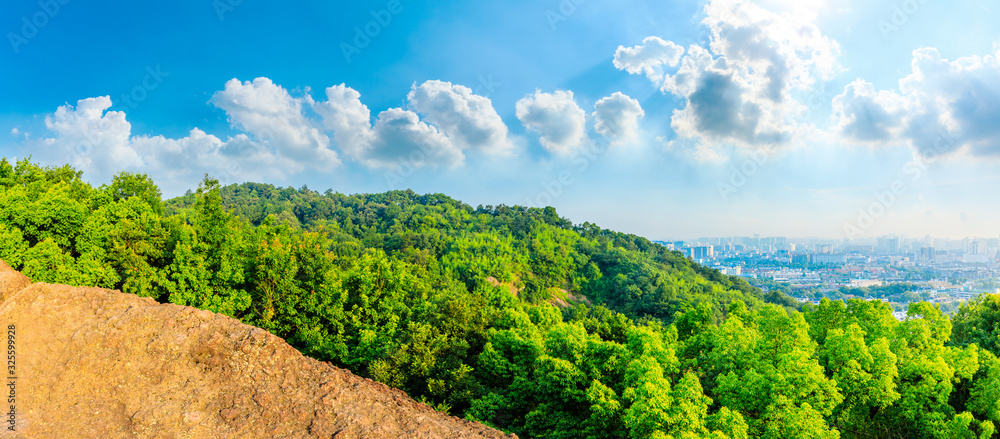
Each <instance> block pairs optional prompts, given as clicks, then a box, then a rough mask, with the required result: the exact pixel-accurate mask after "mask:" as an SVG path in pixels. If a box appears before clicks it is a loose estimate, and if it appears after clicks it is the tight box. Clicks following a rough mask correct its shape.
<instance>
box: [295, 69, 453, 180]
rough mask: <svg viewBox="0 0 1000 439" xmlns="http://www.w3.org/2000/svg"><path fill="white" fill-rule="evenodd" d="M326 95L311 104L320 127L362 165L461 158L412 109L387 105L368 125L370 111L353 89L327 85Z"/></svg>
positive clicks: (428, 162)
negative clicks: (321, 124) (325, 98)
mask: <svg viewBox="0 0 1000 439" xmlns="http://www.w3.org/2000/svg"><path fill="white" fill-rule="evenodd" d="M326 97H327V100H326V101H324V102H318V103H316V105H315V108H316V112H317V113H319V114H320V115H321V116H322V117H323V121H324V126H325V127H326V128H327V129H329V130H332V131H333V132H334V140H335V141H336V142H337V145H338V146H340V148H341V149H342V150H344V151H345V152H347V153H348V154H349V155H350V156H351V157H352V158H353V159H354V160H357V161H359V162H361V163H363V164H365V165H366V166H369V167H374V168H392V167H397V166H402V165H404V164H408V165H410V166H413V167H423V166H437V165H443V166H458V165H461V164H462V163H463V161H464V159H465V155H464V154H463V153H462V149H461V147H460V146H459V145H457V144H456V143H455V142H452V140H451V139H449V138H448V136H446V135H445V134H444V133H442V132H441V131H440V130H438V128H437V127H435V126H433V125H429V124H427V123H425V122H423V121H421V120H420V117H419V116H418V115H417V113H415V112H413V111H409V110H404V109H402V108H390V109H388V110H385V111H383V112H381V113H379V115H378V119H377V120H376V122H375V124H374V126H372V123H371V121H370V120H369V119H370V114H371V112H370V111H369V110H368V107H367V106H365V104H363V103H361V94H360V93H358V92H357V91H356V90H354V89H352V88H350V87H347V86H346V85H345V84H341V85H337V86H333V87H329V88H327V89H326Z"/></svg>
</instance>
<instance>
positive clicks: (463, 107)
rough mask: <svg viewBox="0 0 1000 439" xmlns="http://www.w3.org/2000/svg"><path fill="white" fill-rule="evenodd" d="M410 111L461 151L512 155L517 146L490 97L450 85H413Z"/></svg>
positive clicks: (447, 83) (410, 96)
mask: <svg viewBox="0 0 1000 439" xmlns="http://www.w3.org/2000/svg"><path fill="white" fill-rule="evenodd" d="M407 99H408V100H409V104H408V108H409V109H411V110H413V111H416V112H417V113H419V114H421V115H423V117H424V119H425V120H426V121H427V122H430V123H432V124H434V125H436V126H437V127H438V128H439V129H440V130H441V132H443V133H444V134H445V135H447V136H448V138H449V139H451V141H452V142H454V143H455V146H456V147H458V148H459V149H476V150H480V151H483V152H486V153H488V154H493V155H510V154H511V153H512V152H513V149H514V145H513V144H512V143H511V141H510V140H509V139H508V138H507V125H505V124H504V123H503V120H502V119H500V115H499V114H497V112H496V109H494V108H493V104H492V103H491V102H490V100H489V98H486V97H483V96H479V95H476V94H473V93H472V89H470V88H468V87H465V86H461V85H453V84H451V83H450V82H443V81H426V82H424V83H423V84H420V86H419V87H418V86H417V85H416V84H414V85H413V89H412V90H410V93H409V95H407Z"/></svg>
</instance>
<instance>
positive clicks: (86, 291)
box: [0, 261, 516, 439]
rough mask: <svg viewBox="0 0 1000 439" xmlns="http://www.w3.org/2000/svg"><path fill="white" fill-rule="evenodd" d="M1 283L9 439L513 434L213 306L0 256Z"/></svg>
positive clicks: (0, 431)
mask: <svg viewBox="0 0 1000 439" xmlns="http://www.w3.org/2000/svg"><path fill="white" fill-rule="evenodd" d="M0 294H2V295H3V297H4V298H5V300H4V302H3V303H2V304H0V324H2V325H4V327H7V326H8V325H13V326H14V327H15V331H14V332H15V346H16V367H17V368H16V381H15V382H16V386H15V392H16V403H15V405H16V413H17V414H16V432H11V431H9V430H8V429H7V427H8V426H9V424H8V423H7V422H6V421H7V420H8V417H7V416H6V415H4V419H3V420H4V423H3V425H2V426H0V438H9V437H18V438H69V437H74V438H76V437H83V438H86V437H100V438H118V437H130V438H131V437H152V438H234V439H236V438H239V439H243V438H270V437H283V438H332V437H336V438H503V437H508V438H515V437H516V436H514V435H505V434H503V433H501V432H499V431H496V430H492V429H490V428H487V427H485V426H483V425H481V424H478V423H474V422H470V421H465V420H461V419H458V418H455V417H452V416H448V415H446V414H443V413H440V412H437V411H434V410H432V409H431V408H429V407H427V406H426V405H423V404H419V403H416V402H415V401H413V400H412V399H410V398H409V397H408V396H406V394H404V393H403V392H401V391H399V390H396V389H391V388H389V387H386V386H384V385H382V384H379V383H375V382H372V381H370V380H366V379H363V378H360V377H357V376H355V375H353V374H351V373H350V372H348V371H346V370H343V369H338V368H336V367H333V366H331V365H329V364H327V363H323V362H320V361H316V360H313V359H310V358H306V357H304V356H303V355H302V354H300V353H299V352H298V351H297V350H295V348H293V347H291V346H289V345H288V344H287V343H285V342H284V341H283V340H281V339H280V338H278V337H276V336H274V335H271V334H269V333H267V332H266V331H264V330H262V329H258V328H254V327H252V326H248V325H245V324H242V323H240V322H239V321H237V320H234V319H232V318H229V317H225V316H221V315H217V314H213V313H211V312H207V311H200V310H196V309H194V308H189V307H183V306H177V305H170V304H159V303H156V302H155V301H154V300H152V299H148V298H140V297H138V296H134V295H129V294H123V293H120V292H117V291H111V290H105V289H99V288H76V287H69V286H65V285H52V284H45V283H35V284H31V283H30V282H29V281H28V280H27V278H24V277H23V276H21V275H20V273H16V272H14V271H12V270H11V269H10V267H9V266H7V265H6V264H4V263H2V261H0ZM10 381H11V380H10V379H9V377H8V376H7V374H6V373H5V383H4V384H5V387H6V384H7V383H9V382H10ZM8 390H9V389H3V390H2V392H3V393H5V394H7V393H8ZM2 406H3V407H6V408H4V410H3V411H4V412H7V411H8V410H9V407H8V405H2Z"/></svg>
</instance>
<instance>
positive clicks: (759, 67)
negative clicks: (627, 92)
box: [615, 0, 840, 149]
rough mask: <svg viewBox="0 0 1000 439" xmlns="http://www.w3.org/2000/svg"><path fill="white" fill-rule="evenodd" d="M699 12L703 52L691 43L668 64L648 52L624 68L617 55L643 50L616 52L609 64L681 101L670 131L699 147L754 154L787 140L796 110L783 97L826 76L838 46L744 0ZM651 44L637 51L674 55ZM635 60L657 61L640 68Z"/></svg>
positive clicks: (718, 1) (726, 0) (796, 20)
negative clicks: (706, 35) (667, 69)
mask: <svg viewBox="0 0 1000 439" xmlns="http://www.w3.org/2000/svg"><path fill="white" fill-rule="evenodd" d="M705 13H706V15H707V16H706V17H705V19H704V20H703V21H702V24H703V25H705V26H707V27H708V28H709V30H710V31H711V37H710V42H709V44H708V47H701V46H698V45H692V46H691V47H690V48H688V50H687V52H686V53H685V54H684V55H683V56H681V57H680V59H679V60H678V61H676V62H671V61H674V58H670V57H669V56H663V57H660V58H657V57H656V56H653V55H650V56H648V57H646V58H642V57H638V56H636V59H638V61H636V60H632V62H629V63H626V62H625V61H622V56H624V55H625V54H626V53H628V54H630V55H632V54H636V53H643V52H640V50H638V49H637V48H633V49H624V48H619V51H618V53H616V61H615V66H616V67H618V68H619V69H621V70H625V71H627V72H629V73H633V74H637V73H640V72H641V73H644V74H645V75H646V76H647V77H648V78H649V79H650V80H651V81H652V82H653V84H654V85H655V86H656V87H657V88H658V89H659V90H660V91H662V92H664V93H670V94H673V95H675V96H678V97H680V98H683V99H684V101H685V104H684V106H683V107H682V108H679V109H677V110H676V111H675V112H674V114H673V116H672V118H671V128H673V130H674V132H675V133H676V134H677V135H678V137H679V138H680V139H682V140H690V141H694V142H695V143H699V144H701V146H702V147H705V146H707V145H711V144H714V143H718V142H732V143H733V144H735V145H737V146H743V147H753V148H762V149H773V148H776V147H779V146H781V145H784V144H787V143H789V142H790V141H791V140H792V139H793V138H794V136H795V134H796V129H797V128H798V123H797V121H795V120H794V119H795V115H796V114H799V113H800V112H801V111H803V109H804V106H803V104H801V103H800V102H797V101H796V100H795V99H793V98H792V93H791V92H792V91H793V90H806V89H808V88H809V87H811V86H812V85H813V84H815V83H816V81H818V80H825V79H828V78H830V77H831V76H832V75H833V74H834V73H835V72H836V70H837V68H838V67H837V56H838V54H839V51H840V49H839V47H838V45H837V44H836V42H834V41H832V40H830V39H829V38H827V37H825V36H823V35H822V34H821V33H820V31H819V29H818V28H817V27H816V26H815V25H814V24H812V23H810V22H808V21H803V20H801V18H800V17H791V16H786V15H783V14H776V13H773V12H771V11H768V10H765V9H763V8H761V7H759V6H757V5H755V4H753V3H751V2H749V1H746V0H711V1H709V2H708V4H707V5H706V6H705ZM657 40H658V39H651V38H647V39H646V40H645V41H644V44H643V46H637V47H638V48H639V49H643V48H648V47H650V43H653V44H654V45H653V46H652V47H656V48H661V50H666V48H669V49H670V50H669V51H668V52H669V53H668V55H672V54H674V53H677V51H676V50H675V49H674V48H673V46H670V45H669V44H666V43H669V42H662V43H661V42H659V41H662V40H659V41H657ZM671 44H672V43H671ZM626 51H628V52H626ZM619 55H621V56H619ZM643 59H653V60H655V59H661V60H663V61H662V62H659V63H656V64H648V63H647V64H643V63H642V62H641V61H642V60H643ZM664 65H669V66H677V65H679V67H677V70H676V71H675V72H674V73H672V74H670V73H664V74H662V75H661V74H659V71H658V70H657V69H658V68H661V67H662V66H664Z"/></svg>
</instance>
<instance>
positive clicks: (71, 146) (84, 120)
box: [45, 96, 143, 176]
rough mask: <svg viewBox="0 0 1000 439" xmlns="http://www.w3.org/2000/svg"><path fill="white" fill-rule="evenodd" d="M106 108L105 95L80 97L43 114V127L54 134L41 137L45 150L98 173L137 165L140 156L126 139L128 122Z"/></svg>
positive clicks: (128, 133) (81, 167)
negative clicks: (53, 135)
mask: <svg viewBox="0 0 1000 439" xmlns="http://www.w3.org/2000/svg"><path fill="white" fill-rule="evenodd" d="M108 108H111V98H110V97H108V96H100V97H96V98H87V99H81V100H79V101H77V104H76V107H75V108H74V107H73V106H71V105H68V104H67V105H63V106H60V107H59V108H58V109H56V112H55V114H52V115H49V116H46V117H45V127H46V128H48V129H49V130H50V131H53V132H54V133H55V134H56V137H54V138H48V139H45V143H46V146H47V148H46V149H45V151H46V152H49V153H54V154H55V156H56V157H59V156H60V155H62V156H64V157H68V158H69V159H70V164H71V165H73V166H74V167H76V168H77V169H80V170H83V171H85V172H91V173H96V174H97V175H101V176H109V175H113V174H114V173H116V172H118V171H119V170H122V169H128V168H135V167H139V166H141V165H142V163H143V161H142V158H141V157H140V156H139V154H138V152H136V151H135V149H133V148H132V145H131V142H130V136H131V132H132V124H130V123H128V121H126V120H125V113H123V112H121V111H107V109H108ZM105 111H107V113H105Z"/></svg>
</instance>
